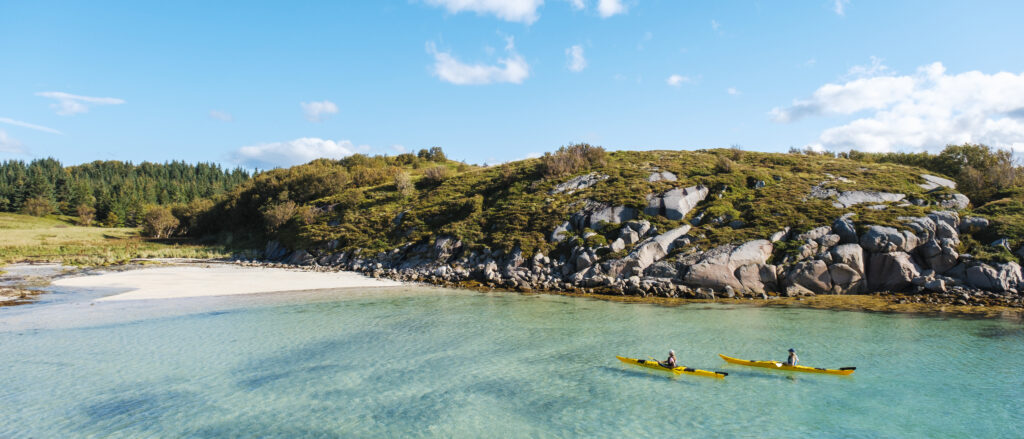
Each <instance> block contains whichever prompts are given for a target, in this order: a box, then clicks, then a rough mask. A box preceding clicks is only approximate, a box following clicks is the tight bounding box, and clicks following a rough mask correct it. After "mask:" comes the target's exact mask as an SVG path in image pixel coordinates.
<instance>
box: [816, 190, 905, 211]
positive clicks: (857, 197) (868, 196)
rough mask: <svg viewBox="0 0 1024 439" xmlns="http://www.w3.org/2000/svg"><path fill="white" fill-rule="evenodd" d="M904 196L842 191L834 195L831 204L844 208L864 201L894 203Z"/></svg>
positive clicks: (886, 193)
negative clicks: (834, 199)
mask: <svg viewBox="0 0 1024 439" xmlns="http://www.w3.org/2000/svg"><path fill="white" fill-rule="evenodd" d="M906 197H907V196H906V194H895V193H892V192H876V191H844V192H840V193H839V196H838V197H836V202H835V203H832V205H833V206H836V207H839V208H846V207H850V206H856V205H858V204H864V203H875V204H877V203H895V202H897V201H902V200H903V199H904V198H906Z"/></svg>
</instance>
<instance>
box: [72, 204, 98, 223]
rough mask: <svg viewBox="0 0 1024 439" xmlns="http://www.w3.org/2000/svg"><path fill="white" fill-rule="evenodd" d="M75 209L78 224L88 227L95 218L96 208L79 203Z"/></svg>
mask: <svg viewBox="0 0 1024 439" xmlns="http://www.w3.org/2000/svg"><path fill="white" fill-rule="evenodd" d="M76 211H77V213H78V224H81V225H83V226H86V227H88V226H90V225H92V221H93V220H94V219H96V209H94V208H93V207H92V206H90V205H88V204H84V203H83V204H79V205H78V208H77V209H76Z"/></svg>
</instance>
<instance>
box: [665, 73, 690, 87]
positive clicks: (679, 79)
mask: <svg viewBox="0 0 1024 439" xmlns="http://www.w3.org/2000/svg"><path fill="white" fill-rule="evenodd" d="M687 82H690V78H689V77H687V76H682V75H671V76H669V77H668V79H666V80H665V83H667V84H668V85H671V86H673V87H679V86H681V85H683V84H684V83H687Z"/></svg>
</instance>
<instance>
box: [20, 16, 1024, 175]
mask: <svg viewBox="0 0 1024 439" xmlns="http://www.w3.org/2000/svg"><path fill="white" fill-rule="evenodd" d="M291 3H294V4H290V3H289V4H286V3H270V2H228V1H223V2H208V1H204V2H188V1H182V2H162V3H157V2H102V1H94V2H47V1H32V2H22V1H11V0H0V159H22V160H28V159H32V158H37V157H56V158H58V159H60V160H62V161H64V162H65V163H68V164H75V163H82V162H88V161H92V160H130V161H135V162H139V161H143V160H148V161H157V162H162V161H167V160H186V161H191V162H195V161H215V162H220V163H223V164H226V165H230V166H234V165H241V166H244V167H259V168H267V167H272V166H281V165H284V166H286V165H291V164H295V163H300V162H304V161H308V160H309V159H310V158H312V157H316V156H331V157H338V156H342V155H345V154H348V153H351V152H365V153H370V154H376V153H384V154H396V153H398V152H401V151H403V150H411V151H415V150H417V149H419V148H424V147H429V146H441V147H443V148H444V149H445V151H446V152H447V153H448V155H449V157H452V158H455V159H460V160H463V159H464V160H466V161H469V162H472V163H485V162H486V163H495V162H500V161H506V160H515V159H520V158H524V157H528V156H531V155H536V154H538V153H541V152H544V151H550V150H553V149H555V148H557V147H558V146H560V145H563V144H567V143H570V142H578V141H585V142H590V143H593V144H598V145H602V146H605V147H606V148H608V149H698V148H709V147H727V146H730V145H740V146H742V147H743V148H745V149H748V150H761V151H786V150H788V149H789V148H790V147H791V146H797V147H813V148H823V149H834V150H842V149H851V148H856V149H862V150H869V151H886V150H895V151H920V150H928V151H937V150H939V149H941V147H942V145H945V144H947V143H954V142H963V141H972V142H985V143H988V144H991V145H994V146H999V147H1003V148H1012V149H1014V150H1015V151H1018V152H1020V151H1024V73H1022V72H1024V56H1021V51H1020V47H1024V32H1022V31H1021V30H1020V26H1019V17H1022V16H1024V3H1021V2H1013V1H1002V2H1001V1H986V2H971V3H977V4H969V3H968V2H960V1H900V2H888V1H864V0H849V1H842V0H840V1H838V2H837V1H836V0H808V1H800V2H781V1H779V2H767V1H762V2H757V1H745V2H739V1H737V2H712V1H708V2H684V1H657V0H621V1H615V0H547V1H542V0H394V1H391V0H377V1H359V2H357V1H345V2H291Z"/></svg>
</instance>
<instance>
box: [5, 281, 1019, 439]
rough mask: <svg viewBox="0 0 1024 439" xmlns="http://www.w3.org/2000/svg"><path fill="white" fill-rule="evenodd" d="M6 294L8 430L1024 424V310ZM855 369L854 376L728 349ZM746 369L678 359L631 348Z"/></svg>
mask: <svg viewBox="0 0 1024 439" xmlns="http://www.w3.org/2000/svg"><path fill="white" fill-rule="evenodd" d="M109 293H110V292H102V291H75V292H67V291H65V292H58V293H55V294H52V295H49V296H46V297H44V301H43V302H42V303H40V304H36V305H29V306H22V307H15V308H7V309H2V308H0V416H2V418H0V419H2V421H0V437H4V438H7V437H12V438H20V437H38V438H48V437H97V438H98V437H104V438H105V437H126V438H145V437H199V438H204V437H280V438H295V437H580V436H585V437H606V436H620V437H773V436H786V437H871V438H874V437H901V438H903V437H951V438H953V437H1022V436H1024V325H1021V323H1019V322H1011V321H1001V320H969V319H955V318H948V319H947V318H935V317H920V316H908V315H895V314H871V313H858V312H841V311H821V310H809V309H780V308H758V307H746V306H736V305H732V306H724V305H713V304H712V305H705V304H695V305H687V306H680V307H661V306H655V305H638V304H622V303H610V302H603V301H598V300H590V299H581V298H571V297H560V296H547V295H519V294H511V293H494V294H483V293H476V292H467V291H454V290H445V289H437V288H426V287H402V288H387V289H372V290H359V291H351V290H349V291H346V290H337V291H320V292H297V293H283V294H267V295H253V296H244V297H222V298H201V299H181V300H166V301H142V302H99V303H93V302H91V299H94V298H96V297H100V296H102V295H105V294H109ZM790 347H793V348H796V349H797V351H798V353H799V355H800V358H801V360H802V363H803V364H806V365H810V366H818V367H833V368H834V367H841V366H856V367H857V372H856V373H855V374H854V375H853V376H850V377H837V376H828V375H812V374H797V373H786V372H776V371H770V370H765V369H757V368H748V367H743V366H735V365H729V364H726V363H725V362H724V361H722V360H721V359H720V358H719V357H718V356H717V354H718V353H724V354H727V355H732V356H736V357H740V358H749V359H777V360H781V359H784V358H785V354H786V349H788V348H790ZM669 348H673V349H675V350H676V352H677V354H678V356H679V358H680V362H681V363H682V364H685V365H687V366H691V367H697V368H702V369H712V370H720V371H726V372H729V376H728V377H727V378H726V379H724V380H715V379H709V378H702V377H694V376H685V375H684V376H678V377H675V376H670V375H668V374H664V373H660V372H656V371H649V370H647V369H643V368H639V367H636V366H630V365H626V364H623V363H620V362H619V361H617V360H616V359H615V355H624V356H630V357H640V358H646V357H647V356H648V355H652V356H657V357H659V358H661V357H664V356H665V354H666V353H667V351H668V349H669Z"/></svg>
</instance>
